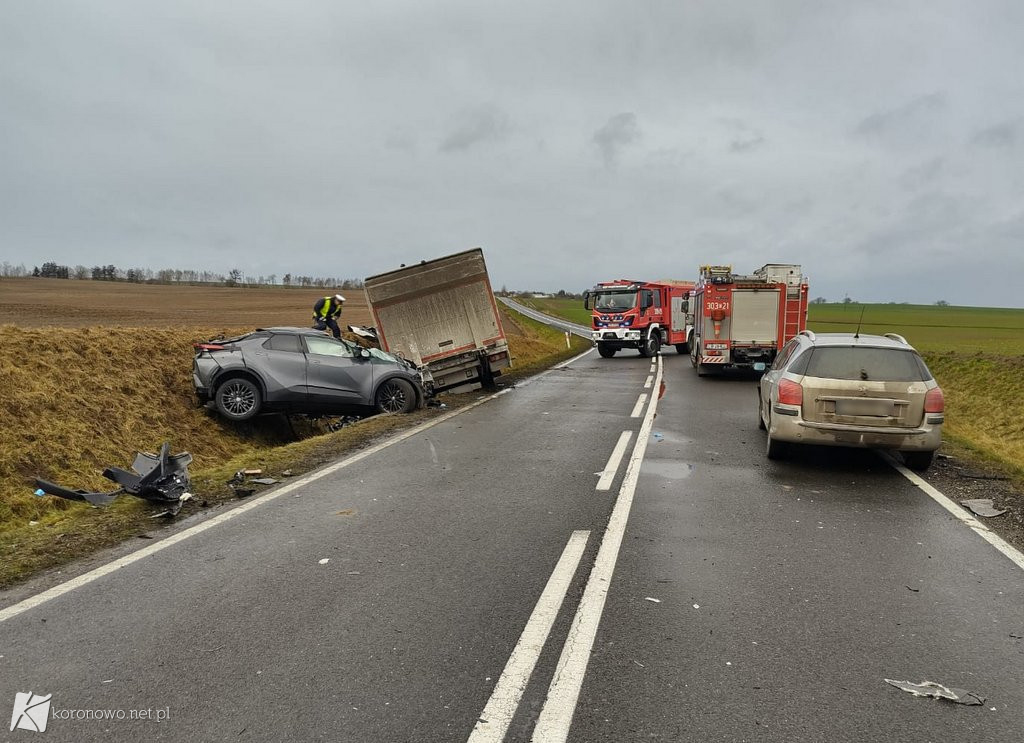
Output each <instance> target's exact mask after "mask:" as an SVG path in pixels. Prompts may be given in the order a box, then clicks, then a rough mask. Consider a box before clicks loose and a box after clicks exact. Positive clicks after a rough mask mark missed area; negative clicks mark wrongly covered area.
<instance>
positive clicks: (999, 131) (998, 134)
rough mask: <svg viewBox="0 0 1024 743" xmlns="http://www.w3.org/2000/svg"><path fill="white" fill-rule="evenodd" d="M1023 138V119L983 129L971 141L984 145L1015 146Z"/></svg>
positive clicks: (996, 146)
mask: <svg viewBox="0 0 1024 743" xmlns="http://www.w3.org/2000/svg"><path fill="white" fill-rule="evenodd" d="M1020 139H1021V121H1020V120H1016V121H1005V122H1003V123H1002V124H996V125H995V126H990V127H987V128H985V129H982V130H981V131H979V132H978V133H977V134H975V135H974V136H973V137H972V138H971V142H972V143H973V144H976V145H981V146H982V147H995V148H1005V147H1013V146H1014V145H1015V144H1017V142H1018V141H1020Z"/></svg>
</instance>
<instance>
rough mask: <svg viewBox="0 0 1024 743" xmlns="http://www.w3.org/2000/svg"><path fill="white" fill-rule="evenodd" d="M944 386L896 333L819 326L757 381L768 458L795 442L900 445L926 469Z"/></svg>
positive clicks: (938, 435) (910, 461) (937, 436)
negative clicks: (825, 329) (821, 328)
mask: <svg viewBox="0 0 1024 743" xmlns="http://www.w3.org/2000/svg"><path fill="white" fill-rule="evenodd" d="M944 407H945V404H944V399H943V395H942V389H941V388H940V387H939V385H938V384H937V383H936V382H935V379H934V378H933V377H932V374H931V372H930V371H928V367H927V366H925V363H924V360H923V359H922V358H921V356H920V355H919V354H918V353H917V351H915V350H914V348H913V347H911V346H910V344H908V343H907V341H906V340H905V339H904V338H903V337H902V336H899V335H896V334H894V333H887V334H886V335H884V336H880V335H864V334H860V333H813V332H811V331H810V330H805V331H803V332H802V333H800V334H799V335H797V336H796V337H795V338H793V339H792V340H791V341H789V343H787V344H786V345H785V347H783V349H782V351H780V352H779V355H778V356H776V358H775V362H774V363H773V364H772V366H771V368H770V369H769V370H768V371H767V372H766V373H765V374H764V376H763V377H761V381H760V386H759V387H758V425H759V426H760V427H761V428H762V429H766V430H767V432H768V444H767V454H768V458H769V459H778V458H780V457H783V456H785V455H786V453H787V452H788V451H789V447H790V445H792V444H824V445H826V446H851V447H864V448H880V449H895V450H898V451H900V452H901V453H902V455H903V461H904V462H906V464H907V466H908V467H910V468H911V469H916V470H925V469H927V468H928V466H929V465H930V464H931V463H932V457H933V455H934V453H935V450H936V449H938V448H939V445H940V444H941V443H942V423H943V420H944V414H943V410H944Z"/></svg>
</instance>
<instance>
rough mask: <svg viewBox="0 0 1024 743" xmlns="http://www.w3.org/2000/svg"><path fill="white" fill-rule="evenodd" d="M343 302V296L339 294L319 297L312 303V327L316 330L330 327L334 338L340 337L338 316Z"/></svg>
mask: <svg viewBox="0 0 1024 743" xmlns="http://www.w3.org/2000/svg"><path fill="white" fill-rule="evenodd" d="M343 304H345V298H344V297H343V296H341V295H340V294H335V295H334V296H333V297H321V298H320V299H318V300H316V304H314V305H313V327H314V328H315V329H316V330H327V328H330V329H331V333H332V334H333V335H334V337H335V338H341V328H339V327H338V318H339V317H341V306H342V305H343Z"/></svg>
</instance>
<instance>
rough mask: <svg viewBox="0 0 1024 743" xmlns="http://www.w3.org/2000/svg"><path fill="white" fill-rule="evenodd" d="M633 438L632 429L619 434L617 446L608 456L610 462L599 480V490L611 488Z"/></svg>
mask: <svg viewBox="0 0 1024 743" xmlns="http://www.w3.org/2000/svg"><path fill="white" fill-rule="evenodd" d="M631 438H633V432H632V431H623V432H622V433H621V434H619V440H618V442H617V443H616V444H615V448H614V449H612V455H611V456H610V457H608V464H606V465H605V466H604V471H603V472H601V479H600V480H598V481H597V490H611V487H612V481H613V480H614V479H615V473H616V472H618V471H619V463H620V462H622V455H623V454H625V453H626V445H627V444H629V440H630V439H631Z"/></svg>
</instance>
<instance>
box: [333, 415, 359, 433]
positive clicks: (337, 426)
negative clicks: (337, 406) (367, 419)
mask: <svg viewBox="0 0 1024 743" xmlns="http://www.w3.org/2000/svg"><path fill="white" fill-rule="evenodd" d="M361 420H362V418H360V417H359V416H358V415H344V416H342V417H341V418H335V419H334V420H332V421H331V422H330V423H328V424H327V430H328V431H340V430H341V429H343V428H345V427H347V426H351V425H352V424H353V423H358V422H359V421H361Z"/></svg>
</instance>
